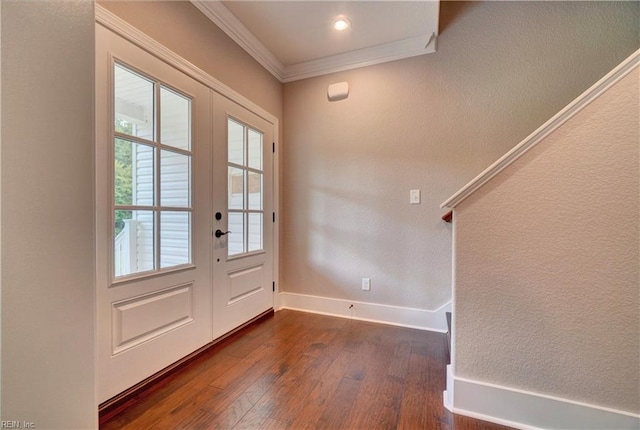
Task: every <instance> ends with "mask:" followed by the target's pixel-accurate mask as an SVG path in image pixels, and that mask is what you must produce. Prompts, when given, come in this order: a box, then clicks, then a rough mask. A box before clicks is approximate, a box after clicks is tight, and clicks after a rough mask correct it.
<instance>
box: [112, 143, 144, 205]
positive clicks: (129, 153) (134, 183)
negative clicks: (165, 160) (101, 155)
mask: <svg viewBox="0 0 640 430" xmlns="http://www.w3.org/2000/svg"><path fill="white" fill-rule="evenodd" d="M153 152H154V149H153V147H151V146H147V145H141V144H139V143H134V142H129V141H127V140H122V139H115V146H114V165H113V168H114V171H113V180H114V184H113V185H114V187H113V190H114V202H115V204H116V205H139V206H147V205H148V206H151V205H153V195H154V193H153V183H154V182H153V159H154V157H153Z"/></svg>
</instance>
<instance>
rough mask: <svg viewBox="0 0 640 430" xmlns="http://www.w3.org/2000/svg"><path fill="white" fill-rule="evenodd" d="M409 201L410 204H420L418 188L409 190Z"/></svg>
mask: <svg viewBox="0 0 640 430" xmlns="http://www.w3.org/2000/svg"><path fill="white" fill-rule="evenodd" d="M409 203H411V204H412V205H418V204H420V190H411V191H409Z"/></svg>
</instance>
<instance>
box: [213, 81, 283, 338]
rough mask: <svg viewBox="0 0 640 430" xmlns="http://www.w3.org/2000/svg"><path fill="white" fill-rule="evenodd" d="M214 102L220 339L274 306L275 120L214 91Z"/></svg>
mask: <svg viewBox="0 0 640 430" xmlns="http://www.w3.org/2000/svg"><path fill="white" fill-rule="evenodd" d="M211 106H212V118H213V142H214V145H213V164H214V169H213V187H212V201H213V211H214V213H215V215H214V227H213V231H214V235H213V240H214V246H213V268H214V270H213V285H214V289H213V335H214V338H216V337H219V336H221V335H223V334H225V333H227V332H229V331H230V330H232V329H234V328H236V327H238V326H239V325H241V324H243V323H244V322H246V321H248V320H250V319H252V318H253V317H255V316H257V315H260V314H261V313H263V312H264V311H266V310H268V309H270V308H272V307H273V280H274V278H273V260H274V259H273V240H274V237H273V151H272V142H273V124H271V123H269V122H268V121H266V120H265V119H263V118H261V117H259V116H258V115H256V114H254V113H252V112H250V111H249V110H247V109H245V108H244V107H242V106H240V105H238V104H236V103H234V102H233V101H231V100H229V99H227V98H225V97H223V96H221V95H220V94H218V93H216V92H212V103H211ZM220 142H223V144H222V145H220V144H219V143H220ZM216 232H217V234H216Z"/></svg>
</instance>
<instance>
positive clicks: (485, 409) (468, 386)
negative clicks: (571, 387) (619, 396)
mask: <svg viewBox="0 0 640 430" xmlns="http://www.w3.org/2000/svg"><path fill="white" fill-rule="evenodd" d="M443 397H444V405H445V407H446V408H447V409H449V410H450V411H451V412H453V413H456V414H459V415H465V416H468V417H472V418H477V419H481V420H484V421H489V422H493V423H496V424H501V425H506V426H510V427H515V428H519V429H562V430H570V429H579V430H605V429H606V430H623V429H624V430H638V429H640V415H637V414H632V413H628V412H623V411H617V410H614V409H609V408H604V407H600V406H595V405H589V404H586V403H580V402H575V401H572V400H568V399H562V398H558V397H552V396H546V395H542V394H537V393H532V392H528V391H523V390H517V389H513V388H508V387H502V386H499V385H494V384H488V383H484V382H479V381H473V380H470V379H465V378H458V377H455V376H454V375H453V372H452V371H451V366H447V390H446V391H445V392H444V396H443Z"/></svg>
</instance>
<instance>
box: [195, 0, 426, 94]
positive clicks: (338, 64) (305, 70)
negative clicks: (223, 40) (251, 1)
mask: <svg viewBox="0 0 640 430" xmlns="http://www.w3.org/2000/svg"><path fill="white" fill-rule="evenodd" d="M190 1H191V3H192V4H193V5H194V6H195V7H196V8H198V10H200V11H201V12H202V13H203V14H204V15H205V16H206V17H207V18H209V19H210V20H211V21H212V22H213V23H214V24H216V25H217V26H218V27H219V28H220V29H221V30H222V31H224V32H225V33H226V34H227V36H229V37H230V38H231V39H233V41H234V42H236V43H237V44H238V45H239V46H240V47H241V48H242V49H244V50H245V51H247V53H248V54H249V55H251V56H252V57H253V58H254V59H255V60H256V61H257V62H258V63H260V64H261V65H262V66H263V67H264V68H265V69H267V70H268V71H269V73H271V74H272V75H273V76H275V77H276V79H278V80H279V81H280V82H282V83H286V82H293V81H297V80H300V79H306V78H311V77H314V76H321V75H326V74H328V73H334V72H341V71H344V70H351V69H356V68H359V67H366V66H372V65H374V64H380V63H386V62H388V61H395V60H401V59H403V58H409V57H415V56H418V55H424V54H430V53H433V52H436V46H437V35H436V33H432V34H431V35H425V36H420V37H414V38H410V39H404V40H400V41H397V42H391V43H386V44H383V45H377V46H372V47H370V48H363V49H358V50H355V51H350V52H345V53H343V54H337V55H331V56H328V57H324V58H320V59H317V60H312V61H305V62H302V63H297V64H292V65H289V66H285V65H284V64H282V63H281V62H280V61H279V60H278V59H277V58H276V57H275V56H274V55H273V54H272V53H271V52H270V51H269V50H268V49H267V48H266V47H265V46H264V45H263V44H262V42H260V41H259V40H258V39H257V38H256V37H255V36H254V35H253V33H251V32H250V31H249V30H248V29H247V27H245V26H244V24H242V22H240V20H238V18H236V17H235V15H233V13H231V11H229V9H227V7H226V6H225V5H224V4H222V2H220V1H217V0H216V1H210V0H209V1H206V0H190Z"/></svg>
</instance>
